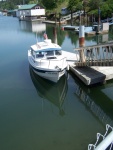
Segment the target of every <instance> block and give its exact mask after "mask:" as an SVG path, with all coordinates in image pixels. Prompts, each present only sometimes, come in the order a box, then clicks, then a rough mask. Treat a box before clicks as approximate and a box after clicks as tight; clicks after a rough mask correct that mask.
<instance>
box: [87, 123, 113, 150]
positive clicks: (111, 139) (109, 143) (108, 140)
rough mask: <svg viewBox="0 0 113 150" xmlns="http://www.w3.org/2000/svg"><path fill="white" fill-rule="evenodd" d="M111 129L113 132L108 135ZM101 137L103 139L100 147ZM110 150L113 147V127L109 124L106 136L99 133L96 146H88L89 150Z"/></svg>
mask: <svg viewBox="0 0 113 150" xmlns="http://www.w3.org/2000/svg"><path fill="white" fill-rule="evenodd" d="M109 129H111V130H112V131H111V132H110V133H108V130H109ZM100 137H102V138H103V140H102V142H100V143H99V144H98V145H97V143H98V141H99V139H100ZM108 147H110V148H109V150H111V148H112V147H113V127H111V126H110V125H109V124H106V132H105V134H104V135H102V134H100V133H97V140H96V142H95V144H89V145H88V150H91V149H92V148H93V149H94V150H106V148H108Z"/></svg>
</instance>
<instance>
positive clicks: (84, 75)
mask: <svg viewBox="0 0 113 150" xmlns="http://www.w3.org/2000/svg"><path fill="white" fill-rule="evenodd" d="M75 51H76V52H78V53H76V55H74V57H75V56H76V58H75V61H74V59H73V61H74V63H71V64H69V65H70V71H72V72H73V73H74V75H75V76H77V77H78V78H79V79H80V80H81V81H82V82H83V83H84V84H85V85H93V84H97V83H105V82H106V81H107V80H111V79H113V41H111V42H109V43H106V44H101V45H93V46H87V47H79V48H77V49H75ZM87 52H88V53H87ZM92 54H93V55H92ZM69 55H70V54H68V57H69ZM70 60H71V58H70Z"/></svg>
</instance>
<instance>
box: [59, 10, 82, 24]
mask: <svg viewBox="0 0 113 150" xmlns="http://www.w3.org/2000/svg"><path fill="white" fill-rule="evenodd" d="M83 13H84V11H77V12H74V13H73V14H72V16H73V18H76V17H78V16H80V15H82V14H83ZM70 19H71V14H69V15H66V16H64V17H61V18H60V21H61V22H62V21H67V20H70Z"/></svg>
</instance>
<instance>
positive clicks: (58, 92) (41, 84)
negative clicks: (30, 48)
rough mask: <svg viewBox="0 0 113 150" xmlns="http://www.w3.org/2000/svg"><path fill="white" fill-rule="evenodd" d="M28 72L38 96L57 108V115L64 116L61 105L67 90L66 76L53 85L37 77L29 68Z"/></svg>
mask: <svg viewBox="0 0 113 150" xmlns="http://www.w3.org/2000/svg"><path fill="white" fill-rule="evenodd" d="M29 70H30V76H31V79H32V82H33V84H34V86H35V88H36V90H37V93H38V95H39V96H40V97H41V98H43V99H46V100H48V101H49V102H51V103H52V104H54V105H55V106H56V107H58V108H59V114H60V115H61V116H64V115H65V112H64V110H63V103H64V100H65V98H66V94H67V90H68V85H67V77H66V75H64V76H62V77H61V78H60V80H59V81H58V82H57V83H53V82H51V81H49V80H46V79H44V78H41V77H40V76H38V75H37V74H36V73H35V72H34V71H33V70H32V68H31V67H29Z"/></svg>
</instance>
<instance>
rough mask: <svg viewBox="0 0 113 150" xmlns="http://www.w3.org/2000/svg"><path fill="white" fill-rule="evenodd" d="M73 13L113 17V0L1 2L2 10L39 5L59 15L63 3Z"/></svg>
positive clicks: (17, 0)
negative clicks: (80, 11) (23, 5)
mask: <svg viewBox="0 0 113 150" xmlns="http://www.w3.org/2000/svg"><path fill="white" fill-rule="evenodd" d="M65 2H66V4H67V5H66V7H67V9H68V10H69V11H70V12H71V13H72V12H75V11H78V10H84V15H85V14H86V13H87V14H88V15H95V16H97V15H98V13H99V12H98V11H100V13H101V17H102V18H107V17H112V16H113V0H2V1H0V10H4V9H7V10H12V9H16V8H17V5H22V4H33V3H35V4H36V3H38V4H40V5H42V6H43V7H44V8H45V9H46V11H48V10H49V11H51V12H53V13H54V12H56V13H59V10H58V8H59V6H60V5H61V4H62V3H63V4H65Z"/></svg>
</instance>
